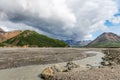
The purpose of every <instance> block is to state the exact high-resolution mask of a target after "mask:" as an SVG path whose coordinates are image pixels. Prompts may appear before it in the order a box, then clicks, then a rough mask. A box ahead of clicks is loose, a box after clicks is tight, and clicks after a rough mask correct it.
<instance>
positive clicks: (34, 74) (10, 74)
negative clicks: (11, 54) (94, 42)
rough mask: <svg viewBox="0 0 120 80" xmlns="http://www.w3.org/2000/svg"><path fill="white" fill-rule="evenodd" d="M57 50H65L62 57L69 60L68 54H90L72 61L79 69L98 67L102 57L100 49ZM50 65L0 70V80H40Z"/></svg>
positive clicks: (63, 63) (64, 63) (63, 64)
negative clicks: (89, 66)
mask: <svg viewBox="0 0 120 80" xmlns="http://www.w3.org/2000/svg"><path fill="white" fill-rule="evenodd" d="M42 50H43V49H42ZM48 50H49V49H48ZM55 50H56V49H54V51H55ZM57 50H59V52H61V50H62V51H66V50H67V52H68V53H67V55H66V56H65V55H64V56H65V57H70V58H71V55H69V54H74V55H75V54H78V53H79V55H84V56H85V55H91V54H92V56H89V57H85V58H82V59H80V60H73V61H74V62H75V63H76V64H78V65H81V67H85V65H87V64H90V65H100V62H101V57H102V56H103V54H102V53H101V50H100V49H80V48H75V49H74V48H71V49H57ZM74 51H76V52H74ZM49 52H50V51H49ZM63 54H64V53H63ZM93 54H94V56H93ZM77 56H78V55H77ZM95 56H96V57H95ZM58 57H59V56H58ZM57 64H60V65H62V66H65V65H66V62H65V61H64V62H62V63H57ZM52 65H54V64H44V65H42V64H41V65H31V66H23V67H18V68H12V69H5V70H0V79H1V80H42V79H41V78H40V77H39V75H40V74H41V72H42V71H43V70H44V69H45V68H46V67H49V66H52ZM81 69H82V68H81ZM83 69H85V68H83Z"/></svg>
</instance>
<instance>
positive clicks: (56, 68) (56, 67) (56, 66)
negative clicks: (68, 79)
mask: <svg viewBox="0 0 120 80" xmlns="http://www.w3.org/2000/svg"><path fill="white" fill-rule="evenodd" d="M51 68H52V70H53V71H54V73H56V72H63V71H64V67H62V66H60V65H59V64H55V65H53V66H52V67H51Z"/></svg>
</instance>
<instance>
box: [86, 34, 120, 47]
mask: <svg viewBox="0 0 120 80" xmlns="http://www.w3.org/2000/svg"><path fill="white" fill-rule="evenodd" d="M117 43H120V36H118V35H117V34H115V33H112V32H104V33H103V34H101V35H100V36H98V37H97V38H96V39H95V40H93V41H92V42H91V43H89V44H88V46H93V47H96V46H99V47H102V46H103V47H104V45H105V47H112V46H114V44H117Z"/></svg>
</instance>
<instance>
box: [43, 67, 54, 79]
mask: <svg viewBox="0 0 120 80" xmlns="http://www.w3.org/2000/svg"><path fill="white" fill-rule="evenodd" d="M53 74H54V71H53V70H52V68H51V67H47V68H45V69H44V70H43V72H42V73H41V78H43V79H45V80H49V79H50V78H52V77H53Z"/></svg>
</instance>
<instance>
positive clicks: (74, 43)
mask: <svg viewBox="0 0 120 80" xmlns="http://www.w3.org/2000/svg"><path fill="white" fill-rule="evenodd" d="M64 42H65V43H67V44H69V45H70V46H71V47H83V46H86V45H87V44H88V43H90V42H91V40H81V41H75V40H65V41H64Z"/></svg>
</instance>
